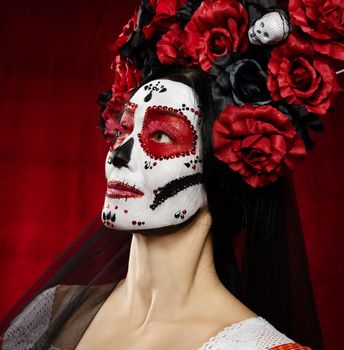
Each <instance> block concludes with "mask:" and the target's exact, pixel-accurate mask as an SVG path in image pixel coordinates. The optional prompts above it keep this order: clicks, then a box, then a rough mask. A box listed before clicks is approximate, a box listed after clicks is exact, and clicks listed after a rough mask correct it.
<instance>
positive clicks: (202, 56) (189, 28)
mask: <svg viewBox="0 0 344 350" xmlns="http://www.w3.org/2000/svg"><path fill="white" fill-rule="evenodd" d="M247 24H248V15H247V12H246V10H245V8H244V6H243V5H241V3H240V2H238V1H236V0H218V1H211V0H205V1H203V2H202V4H201V5H200V6H199V8H198V9H197V10H196V11H195V13H194V14H193V16H192V17H191V19H190V21H189V22H188V23H187V25H186V26H185V28H184V30H181V29H180V27H179V25H175V26H173V28H172V29H171V30H170V31H169V32H167V33H166V34H165V36H164V37H163V38H162V39H161V41H160V42H159V43H158V46H157V54H158V57H159V59H160V61H161V63H173V62H177V63H180V62H181V60H185V61H188V62H189V63H190V64H196V65H199V66H201V68H202V69H203V70H204V71H206V72H208V71H209V70H210V69H211V67H212V63H213V61H214V60H215V59H217V58H218V57H223V56H226V55H228V54H229V53H232V52H243V51H245V50H246V49H247V46H248V40H247V35H246V32H247Z"/></svg>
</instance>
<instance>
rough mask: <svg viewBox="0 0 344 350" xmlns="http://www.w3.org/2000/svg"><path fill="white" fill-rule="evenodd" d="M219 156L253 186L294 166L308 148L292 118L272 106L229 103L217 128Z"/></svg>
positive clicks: (215, 145)
mask: <svg viewBox="0 0 344 350" xmlns="http://www.w3.org/2000/svg"><path fill="white" fill-rule="evenodd" d="M213 137H214V147H215V155H216V157H217V158H218V159H220V160H222V161H223V162H225V163H227V164H228V166H229V167H230V168H231V169H232V170H234V171H236V172H238V173H240V174H241V175H242V176H243V179H244V181H245V182H247V183H248V184H249V185H250V186H252V187H260V186H263V185H266V184H268V183H271V182H273V181H275V180H276V179H277V178H278V177H279V176H280V175H281V174H283V173H285V172H286V171H288V170H291V169H293V168H294V166H295V165H296V164H297V163H298V162H299V161H300V160H301V159H302V158H303V157H304V156H305V154H306V150H305V147H304V143H303V141H302V140H301V138H300V137H299V136H298V135H297V133H296V131H295V128H294V126H293V125H292V123H291V122H290V120H289V118H288V117H287V116H286V115H284V114H283V113H282V112H280V111H279V110H277V109H275V108H274V107H272V106H268V105H267V106H259V107H258V106H257V107H254V106H251V105H245V106H234V105H229V106H228V107H227V108H226V109H225V110H224V111H223V112H222V113H221V115H220V117H219V118H218V119H217V120H216V121H215V124H214V128H213Z"/></svg>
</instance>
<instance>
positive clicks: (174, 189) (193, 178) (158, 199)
mask: <svg viewBox="0 0 344 350" xmlns="http://www.w3.org/2000/svg"><path fill="white" fill-rule="evenodd" d="M200 183H202V174H201V173H197V174H193V175H188V176H183V177H181V178H179V179H176V180H172V181H171V182H168V183H167V184H166V185H165V186H164V187H163V188H162V189H161V190H160V192H159V193H157V194H156V195H155V197H154V200H153V203H152V204H151V205H150V206H149V207H150V208H151V209H152V210H154V209H155V208H156V207H157V206H159V205H160V204H162V203H163V202H165V200H166V199H167V198H170V197H173V196H175V195H176V194H177V193H179V192H180V191H183V190H185V189H186V188H188V187H191V186H195V185H198V184H200Z"/></svg>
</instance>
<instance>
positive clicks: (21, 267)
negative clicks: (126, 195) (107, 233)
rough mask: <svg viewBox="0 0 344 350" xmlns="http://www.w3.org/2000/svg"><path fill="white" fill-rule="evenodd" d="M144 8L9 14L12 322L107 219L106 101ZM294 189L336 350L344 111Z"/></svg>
mask: <svg viewBox="0 0 344 350" xmlns="http://www.w3.org/2000/svg"><path fill="white" fill-rule="evenodd" d="M137 3H138V1H137V0H130V1H129V0H127V1H126V3H125V4H124V3H123V2H121V3H120V2H116V1H110V0H74V1H66V0H65V1H61V0H59V1H58V0H51V1H49V2H48V1H42V0H33V1H30V2H29V1H21V0H12V1H10V2H9V1H8V2H4V3H3V4H2V6H1V7H2V8H1V12H0V26H1V30H0V52H1V53H0V77H1V80H0V81H1V84H0V111H1V124H2V126H1V133H2V136H1V139H0V154H1V172H0V190H1V198H2V204H1V211H0V222H1V232H0V234H1V235H0V252H1V255H0V267H1V268H0V279H1V289H0V317H1V316H2V315H4V314H5V312H6V311H7V310H8V309H9V308H10V306H11V305H12V304H13V303H14V302H15V301H16V300H17V298H18V297H19V296H20V295H21V294H22V293H23V292H24V291H25V290H26V289H27V288H28V287H29V286H30V285H31V284H32V283H33V281H35V280H36V279H37V278H38V277H39V275H40V274H41V273H42V272H43V271H44V270H45V269H46V267H47V266H48V265H49V264H50V263H51V262H52V261H53V259H54V258H55V257H56V255H57V254H58V253H59V252H60V251H61V250H62V249H63V248H64V247H66V246H67V245H68V244H69V243H70V242H71V241H72V240H73V238H74V237H75V236H76V235H77V234H78V232H80V231H81V230H82V228H84V227H85V226H86V225H87V224H88V223H89V222H90V221H91V220H92V219H93V218H94V217H95V216H96V215H97V214H98V213H99V212H100V210H101V207H102V202H103V195H104V190H105V181H104V174H103V168H104V166H103V163H104V156H105V152H106V147H105V145H104V143H103V140H102V137H101V135H100V133H99V131H98V130H97V122H98V111H99V108H98V106H97V105H96V99H97V96H98V93H99V92H100V91H103V90H105V89H108V88H109V87H110V85H111V74H110V73H109V65H110V62H111V53H110V50H109V46H110V44H111V42H112V40H113V38H115V36H116V34H118V33H119V31H120V30H121V28H122V26H123V25H124V24H125V23H126V21H127V19H128V18H129V17H130V16H131V15H132V12H133V9H134V7H135V6H136V5H137ZM343 107H344V103H341V105H339V106H338V109H337V113H336V114H335V115H333V116H331V117H328V118H327V120H326V121H325V124H326V127H327V131H326V133H325V134H324V135H321V136H320V137H319V136H317V137H316V148H315V150H314V151H313V152H312V154H311V155H310V156H309V157H308V159H307V160H306V161H305V162H304V163H303V164H302V165H301V166H300V167H299V168H298V169H297V170H296V172H295V175H294V178H295V184H296V190H297V199H298V204H299V208H300V212H301V219H302V223H303V229H304V233H305V241H306V248H307V254H308V258H309V263H310V270H311V277H312V282H313V286H314V291H315V296H316V301H317V305H318V311H319V315H320V320H321V324H322V328H323V332H324V335H325V342H326V349H328V350H331V349H338V344H340V343H341V342H342V340H341V332H342V330H343V329H344V323H343V321H342V319H343V314H344V298H343V295H344V283H343V280H344V278H343V277H344V276H343V263H342V246H343V243H344V238H343V233H344V232H343V223H342V212H343V198H344V186H343V184H342V183H343V178H344V165H343V161H342V151H343V147H342V143H341V139H342V135H341V134H343V133H344V120H343V118H342V117H341V115H340V114H341V113H340V111H341V109H342V108H343Z"/></svg>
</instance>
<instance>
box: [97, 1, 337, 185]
mask: <svg viewBox="0 0 344 350" xmlns="http://www.w3.org/2000/svg"><path fill="white" fill-rule="evenodd" d="M343 39H344V11H343V3H342V0H319V1H307V0H290V1H289V4H288V5H287V6H286V8H277V5H276V2H275V1H274V0H243V1H239V0H204V1H196V0H142V2H141V5H140V8H139V9H138V11H137V12H135V14H134V16H133V17H132V18H131V19H130V20H129V22H128V23H127V24H126V26H125V27H124V28H123V31H122V33H121V34H120V35H119V37H118V38H117V40H116V41H115V43H114V44H113V50H114V53H115V59H114V62H113V64H112V69H113V71H114V75H115V79H114V84H113V87H112V94H110V95H109V96H108V98H107V99H106V101H105V102H104V101H103V103H104V106H105V103H106V102H107V103H106V108H105V110H104V111H103V113H102V117H103V121H104V126H105V136H106V137H107V138H108V140H109V142H113V138H115V137H116V133H117V130H118V129H119V127H118V125H117V124H116V116H117V114H118V113H119V112H120V111H121V109H122V108H123V106H124V105H125V103H126V102H127V101H128V99H129V98H130V96H131V94H132V93H133V91H134V90H135V89H136V88H137V87H138V86H139V85H140V83H141V81H142V80H143V79H144V78H145V77H147V76H148V75H149V74H150V72H151V71H152V68H154V67H158V66H159V65H162V64H163V65H166V64H179V65H185V66H190V67H194V66H197V67H200V68H201V69H202V70H203V71H204V72H206V73H208V74H209V75H210V76H211V77H212V94H213V98H214V101H215V103H216V104H217V106H218V109H219V110H220V112H221V113H220V115H219V117H218V118H217V120H216V121H215V123H214V126H213V141H214V149H215V156H216V157H217V158H218V159H220V160H221V161H224V162H225V163H227V164H228V166H229V167H230V168H231V169H232V170H234V171H236V172H238V173H240V174H241V175H242V177H243V179H244V181H246V182H247V183H248V184H249V185H250V186H252V187H260V186H263V185H265V184H268V183H271V182H273V181H275V180H276V179H277V178H278V177H279V176H280V175H282V174H285V173H286V172H287V171H289V170H291V169H293V168H294V167H295V165H296V164H297V163H298V162H299V161H300V160H301V159H302V158H303V157H304V156H305V154H306V150H308V149H311V148H312V141H311V138H310V136H309V132H308V130H309V129H311V130H314V131H321V130H322V129H323V126H322V124H321V122H320V120H319V117H320V116H323V115H325V114H326V113H327V112H328V111H329V110H330V108H331V105H332V104H333V101H334V98H335V96H336V95H338V93H339V92H340V91H342V89H341V88H340V86H339V84H338V82H337V79H336V72H335V71H334V69H333V68H332V66H333V62H331V60H340V61H343V60H344V41H343ZM340 72H341V71H340ZM340 72H337V73H340Z"/></svg>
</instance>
